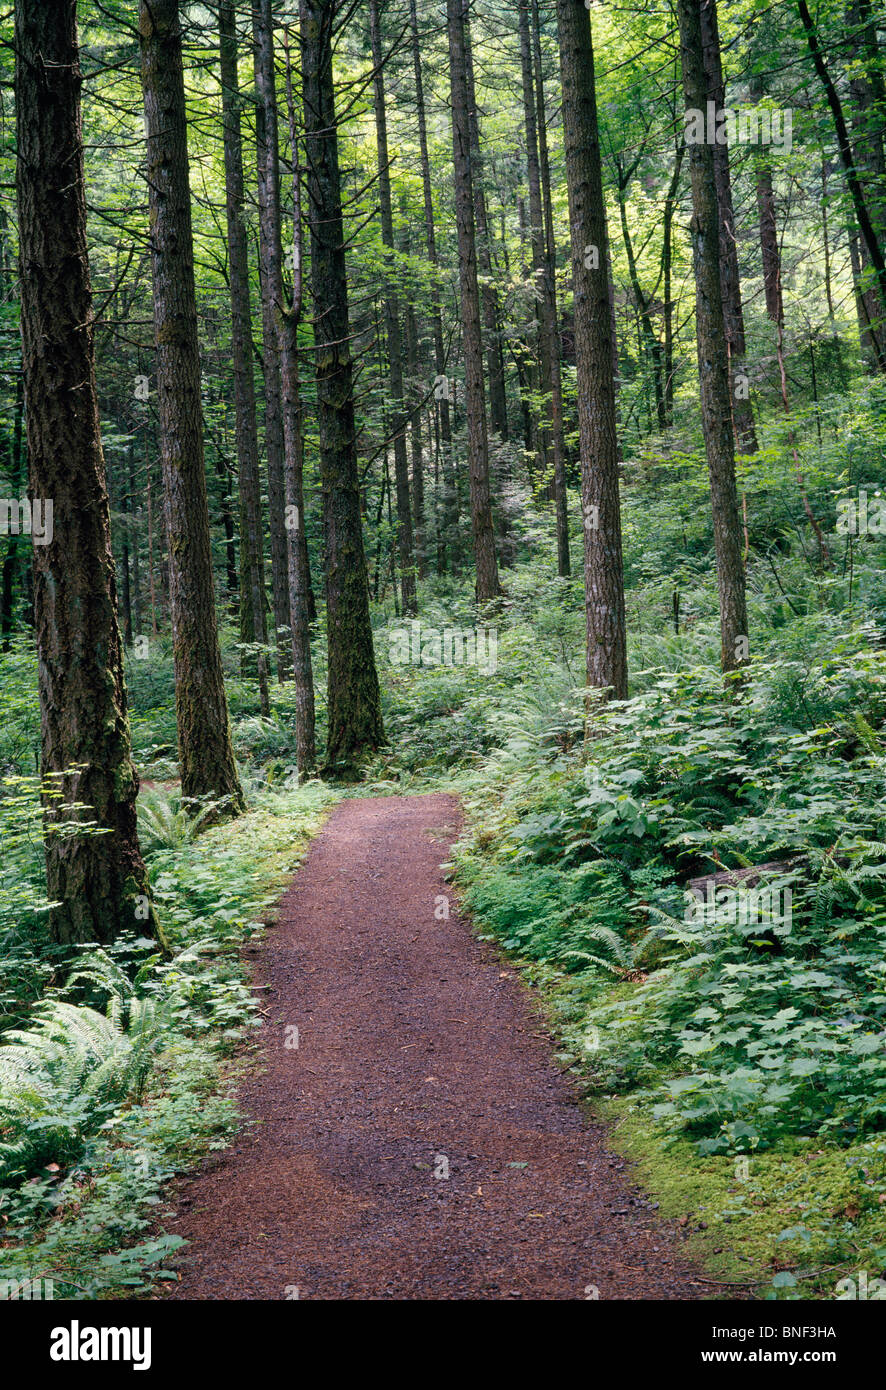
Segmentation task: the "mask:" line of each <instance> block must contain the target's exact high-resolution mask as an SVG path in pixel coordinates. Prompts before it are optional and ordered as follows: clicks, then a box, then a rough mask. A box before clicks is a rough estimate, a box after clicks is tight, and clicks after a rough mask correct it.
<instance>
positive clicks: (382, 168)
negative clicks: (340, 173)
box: [369, 0, 418, 614]
mask: <svg viewBox="0 0 886 1390" xmlns="http://www.w3.org/2000/svg"><path fill="white" fill-rule="evenodd" d="M369 34H370V47H371V51H372V65H373V68H374V73H373V88H374V97H375V137H376V144H377V149H378V201H379V211H380V214H381V239H382V244H383V245H384V246H385V247H386V248H387V250H388V252H389V253H392V252H393V251H394V213H393V206H392V203H391V171H390V161H389V155H388V116H387V111H386V109H385V78H384V69H383V67H382V63H383V61H384V53H383V51H382V42H381V22H380V18H379V0H369ZM393 274H394V272H393V266H392V257H391V256H389V264H388V273H387V283H386V286H385V298H384V305H385V334H386V337H387V340H388V366H389V372H390V381H391V399H392V404H393V410H392V414H391V433H392V434H393V436H394V480H395V484H396V490H397V546H398V550H399V555H400V584H401V587H402V593H403V612H404V613H406V614H414V613H417V612H418V605H417V602H416V594H415V554H414V545H413V536H412V507H411V502H410V497H409V458H408V454H407V449H406V408H405V404H404V393H403V335H402V330H401V326H400V300H399V297H398V295H397V292H396V290H395V289H394V279H393Z"/></svg>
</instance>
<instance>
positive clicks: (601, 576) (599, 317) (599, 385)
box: [557, 0, 628, 700]
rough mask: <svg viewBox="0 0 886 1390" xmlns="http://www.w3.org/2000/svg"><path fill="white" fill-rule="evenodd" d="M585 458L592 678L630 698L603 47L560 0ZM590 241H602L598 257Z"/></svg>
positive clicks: (576, 8)
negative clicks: (601, 112) (601, 95)
mask: <svg viewBox="0 0 886 1390" xmlns="http://www.w3.org/2000/svg"><path fill="white" fill-rule="evenodd" d="M557 29H558V33H559V41H560V71H561V74H562V84H563V131H564V142H565V151H566V183H567V185H568V190H569V224H570V227H571V229H572V283H573V293H574V311H573V312H574V319H575V358H576V366H577V380H578V422H579V436H580V440H581V459H582V470H581V471H582V489H581V490H582V511H583V514H584V551H585V621H586V631H587V683H588V685H589V686H594V687H596V688H600V689H604V690H606V691H608V692H609V693H610V694H612V695H614V696H615V698H616V699H618V700H624V699H626V698H627V693H628V662H627V645H626V636H625V602H624V572H623V564H622V549H621V506H620V500H619V491H618V440H617V437H616V425H615V384H614V378H615V360H614V355H613V343H612V306H611V298H610V288H609V277H608V266H609V255H608V241H609V238H608V232H607V228H606V205H605V201H604V197H603V176H602V170H601V164H600V138H599V132H598V127H597V99H596V92H595V83H594V50H593V44H592V41H591V25H590V18H589V15H588V11H587V10H586V9H585V6H584V4H583V3H582V0H557ZM588 248H593V251H594V252H595V254H594V255H591V254H589V250H588Z"/></svg>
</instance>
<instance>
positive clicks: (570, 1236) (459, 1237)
mask: <svg viewBox="0 0 886 1390" xmlns="http://www.w3.org/2000/svg"><path fill="white" fill-rule="evenodd" d="M458 825H459V809H458V803H457V801H456V800H455V798H453V797H450V796H443V795H434V796H413V797H392V798H383V799H378V800H352V801H346V802H343V803H341V804H340V805H339V806H338V807H337V808H336V810H335V811H334V813H333V815H332V817H331V818H330V821H329V823H328V825H327V826H326V828H325V829H324V831H323V832H322V834H321V835H320V836H319V837H318V838H317V840H315V841H314V843H313V845H312V847H311V849H310V852H309V854H308V857H307V859H306V861H305V863H304V865H303V866H302V868H301V869H300V870H299V873H298V876H297V878H296V880H295V882H294V884H293V886H292V888H291V889H290V890H289V892H288V893H287V894H286V896H285V897H284V898H283V900H282V903H281V905H280V916H279V922H278V924H277V925H276V926H275V927H273V928H272V929H270V930H269V932H268V934H267V937H266V939H265V941H264V942H263V944H262V945H261V947H260V948H259V950H258V954H257V957H256V971H255V982H256V984H258V985H266V986H268V987H269V988H268V989H267V990H266V991H264V993H263V995H262V996H261V997H262V998H263V999H264V1000H265V1001H266V1008H267V1010H268V1017H267V1019H266V1031H265V1035H264V1041H263V1045H262V1056H261V1061H262V1066H261V1067H260V1068H259V1069H257V1070H256V1071H255V1072H254V1073H253V1075H252V1076H251V1079H250V1080H249V1082H248V1084H247V1085H246V1086H245V1087H244V1089H243V1092H242V1097H241V1099H242V1104H243V1107H244V1109H245V1112H246V1113H247V1115H248V1116H249V1117H251V1119H252V1120H253V1121H254V1122H255V1123H254V1125H253V1126H252V1127H251V1128H249V1129H247V1130H246V1131H245V1132H244V1133H243V1134H242V1135H241V1136H240V1138H239V1140H238V1141H237V1143H236V1144H235V1146H234V1147H233V1148H231V1149H229V1150H227V1151H225V1152H224V1153H221V1154H220V1155H219V1156H218V1157H217V1158H216V1159H214V1160H212V1161H211V1162H209V1163H208V1164H206V1165H204V1167H203V1169H202V1170H201V1171H200V1172H199V1173H198V1174H197V1175H195V1176H194V1177H193V1178H190V1179H188V1180H187V1181H185V1182H183V1183H181V1184H180V1185H179V1187H178V1190H177V1205H178V1207H179V1215H178V1217H177V1218H176V1220H174V1221H173V1222H171V1223H167V1226H166V1229H168V1230H170V1231H173V1232H176V1233H177V1234H179V1235H182V1236H185V1237H186V1238H187V1240H188V1241H189V1242H190V1244H189V1245H188V1246H187V1247H186V1248H185V1250H184V1252H183V1254H182V1256H181V1257H180V1259H179V1269H180V1273H181V1282H180V1283H178V1284H176V1285H175V1286H174V1288H173V1291H172V1294H171V1296H172V1297H173V1298H178V1299H244V1298H246V1299H285V1298H294V1297H298V1298H315V1299H317V1298H319V1299H515V1298H524V1299H583V1298H587V1297H595V1296H597V1295H595V1294H594V1288H596V1290H598V1291H599V1295H598V1296H599V1297H601V1298H605V1299H620V1298H629V1299H640V1298H642V1299H693V1298H700V1297H704V1295H705V1293H706V1292H707V1293H710V1292H711V1290H709V1289H707V1290H706V1289H705V1286H704V1284H703V1282H702V1281H701V1280H700V1279H699V1276H698V1275H697V1274H694V1273H693V1271H692V1270H691V1269H690V1268H689V1267H688V1266H687V1263H686V1261H685V1259H684V1257H683V1255H682V1252H681V1250H680V1248H679V1239H678V1237H677V1235H676V1234H675V1232H674V1230H673V1229H671V1228H670V1227H669V1226H668V1225H666V1224H665V1223H664V1222H662V1221H660V1220H658V1218H657V1217H656V1216H655V1214H654V1212H652V1211H651V1210H649V1208H648V1205H647V1204H646V1203H645V1202H644V1200H643V1198H642V1196H641V1195H640V1194H638V1193H637V1191H636V1190H635V1189H634V1188H632V1187H631V1186H630V1185H629V1184H628V1182H627V1181H626V1180H625V1177H624V1173H623V1171H621V1170H624V1169H625V1164H624V1162H623V1160H621V1159H618V1158H616V1157H615V1156H614V1155H613V1154H612V1153H611V1152H609V1151H608V1150H607V1148H606V1132H605V1130H604V1129H603V1128H602V1127H600V1126H599V1125H595V1124H589V1123H588V1121H587V1120H586V1118H585V1117H584V1116H583V1114H582V1112H581V1110H580V1108H579V1105H578V1103H577V1100H576V1096H575V1093H574V1089H573V1086H572V1083H571V1082H570V1080H569V1078H568V1077H567V1076H566V1075H565V1074H564V1073H562V1072H561V1071H560V1070H559V1069H558V1067H557V1066H556V1064H555V1063H554V1061H553V1060H552V1056H551V1044H550V1039H549V1038H548V1036H547V1035H546V1033H545V1032H544V1030H543V1027H542V1025H541V1023H540V1022H539V1021H538V1020H537V1018H536V1017H535V1016H534V1011H533V1007H532V1002H531V997H530V995H529V993H528V991H527V990H526V989H525V988H524V986H523V985H522V984H521V983H520V981H519V980H518V978H517V977H516V976H515V974H514V973H513V971H512V970H510V969H508V968H507V967H506V965H504V964H503V963H502V961H501V959H500V958H499V957H498V956H497V955H496V953H495V952H494V951H493V950H492V949H491V948H489V947H488V946H486V945H484V944H483V943H482V942H478V941H477V940H475V939H474V937H473V936H472V935H471V932H470V930H469V928H468V926H467V925H466V924H465V922H464V921H462V920H461V919H460V918H459V917H458V915H457V914H456V912H455V910H454V901H453V899H452V896H451V891H450V890H447V886H446V884H445V882H444V880H443V877H442V874H441V870H440V864H441V862H444V861H445V859H446V857H447V851H448V848H449V846H450V844H451V842H452V840H453V838H454V836H455V835H456V833H457V831H458ZM444 899H446V900H448V902H449V904H450V915H449V919H448V921H447V920H438V917H439V916H440V915H441V913H442V911H443V910H444V909H443V907H442V903H443V900H444ZM435 908H436V912H437V916H436V917H435ZM292 1028H297V1029H298V1047H297V1049H296V1048H295V1047H293V1046H292V1045H291V1044H292V1043H293V1042H294V1041H295V1034H294V1033H292V1032H289V1033H288V1034H287V1029H292ZM287 1037H288V1039H289V1042H290V1046H289V1047H287V1046H286V1045H285V1044H286V1041H287ZM447 1172H448V1174H449V1176H448V1177H446V1176H445V1174H446V1173H447ZM591 1286H593V1287H591ZM296 1291H297V1292H296Z"/></svg>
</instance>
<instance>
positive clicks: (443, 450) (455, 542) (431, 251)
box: [409, 0, 461, 572]
mask: <svg viewBox="0 0 886 1390" xmlns="http://www.w3.org/2000/svg"><path fill="white" fill-rule="evenodd" d="M409 23H410V30H411V36H412V65H413V71H414V74H415V107H416V116H417V120H418V144H419V157H420V160H421V185H422V196H423V199H424V212H425V236H426V239H427V250H428V260H429V261H430V263H431V265H432V266H433V267H434V269H435V270H436V269H437V264H438V261H437V243H436V236H435V232H434V199H433V195H432V192H431V161H430V158H429V157H428V132H427V121H426V118H425V94H424V81H423V78H422V68H421V44H420V36H419V31H418V14H417V11H416V0H409ZM431 316H432V322H433V329H434V370H435V373H436V377H435V381H436V385H435V389H434V409H435V422H436V425H437V428H438V429H439V433H440V455H441V465H442V471H443V495H442V499H441V500H442V508H441V510H442V518H441V520H442V525H441V527H440V534H439V536H438V568H439V562H440V560H441V559H442V564H443V568H444V570H445V565H446V552H447V550H448V551H449V554H450V556H451V559H452V563H453V566H457V565H458V563H459V562H460V560H461V545H460V539H459V529H458V519H459V506H458V480H457V478H456V474H455V459H454V456H453V452H452V421H451V418H450V412H449V378H448V377H447V375H446V351H445V348H444V345H443V310H442V306H441V302H440V284H439V281H438V280H437V279H436V278H435V280H434V286H433V297H432V301H431ZM441 572H443V571H441Z"/></svg>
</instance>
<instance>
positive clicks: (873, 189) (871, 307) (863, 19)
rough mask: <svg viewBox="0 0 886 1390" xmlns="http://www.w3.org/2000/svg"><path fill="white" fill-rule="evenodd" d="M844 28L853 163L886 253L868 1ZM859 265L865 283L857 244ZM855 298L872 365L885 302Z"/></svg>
mask: <svg viewBox="0 0 886 1390" xmlns="http://www.w3.org/2000/svg"><path fill="white" fill-rule="evenodd" d="M846 26H847V30H848V33H849V54H850V59H851V68H850V75H849V91H850V93H851V95H852V108H851V109H852V135H853V146H852V153H853V159H854V162H855V166H856V168H857V170H858V172H859V176H860V177H861V178H862V179H863V182H864V187H865V197H866V199H867V202H868V206H869V208H870V216H871V223H872V225H873V227H874V229H875V231H876V233H877V237H878V240H879V242H880V245H881V246H882V247H886V151H884V122H886V92H884V77H883V73H882V71H881V70H880V65H881V63H882V58H881V55H880V52H879V46H878V39H877V26H876V20H875V19H874V17H873V16H872V14H871V6H870V0H851V3H850V4H849V5H848V7H847V11H846ZM860 260H861V274H862V278H863V279H868V278H869V267H870V265H871V260H870V256H869V254H868V252H867V248H866V246H865V243H864V241H863V240H862V243H861V247H860ZM865 272H868V274H865ZM861 293H862V295H863V297H864V320H865V338H866V340H867V344H868V347H869V349H870V350H872V355H873V356H874V358H875V359H876V357H877V356H878V355H880V356H883V355H886V313H884V307H883V306H884V303H886V300H884V298H883V296H882V295H881V294H878V292H877V286H876V284H873V285H870V286H869V287H868V288H867V289H865V288H862V289H861Z"/></svg>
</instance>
